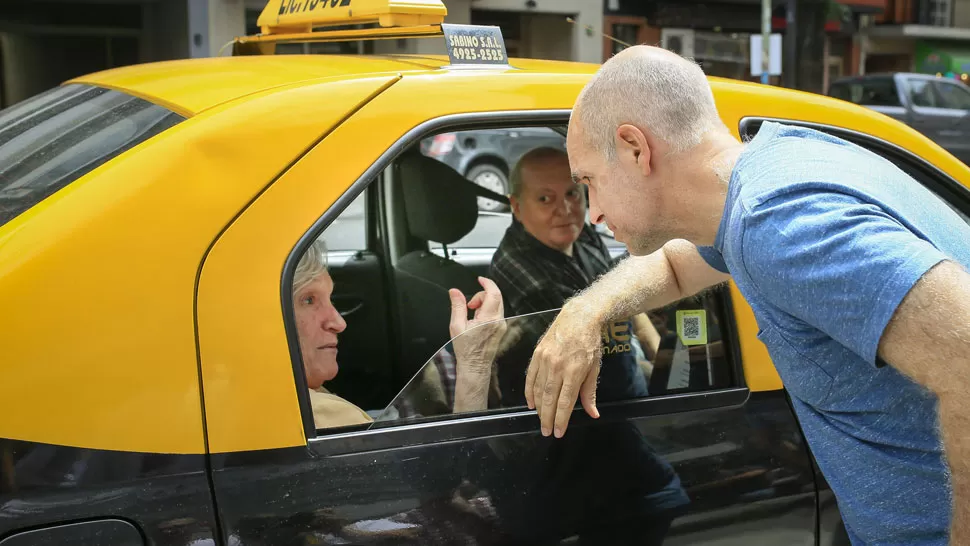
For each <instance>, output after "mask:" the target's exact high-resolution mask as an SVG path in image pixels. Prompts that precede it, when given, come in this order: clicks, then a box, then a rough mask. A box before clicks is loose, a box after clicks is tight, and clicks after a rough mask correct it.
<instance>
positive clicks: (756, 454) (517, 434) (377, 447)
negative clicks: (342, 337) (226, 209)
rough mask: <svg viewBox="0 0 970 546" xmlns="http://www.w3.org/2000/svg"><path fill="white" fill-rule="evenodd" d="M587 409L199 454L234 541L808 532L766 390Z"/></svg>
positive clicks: (804, 473)
mask: <svg viewBox="0 0 970 546" xmlns="http://www.w3.org/2000/svg"><path fill="white" fill-rule="evenodd" d="M516 320H518V319H510V327H509V330H512V329H513V328H514V326H515V321H516ZM422 374H423V372H419V374H418V376H419V377H420V376H421V375H422ZM416 390H420V389H416ZM410 402H415V401H414V400H411V401H410ZM410 405H412V406H415V405H420V404H414V403H412V404H410ZM601 410H602V414H603V415H602V417H601V419H600V420H599V421H593V420H591V419H587V418H584V417H583V416H581V415H579V414H576V415H575V416H574V417H573V422H572V424H571V426H570V429H569V431H568V433H567V434H566V436H565V437H564V438H563V439H559V440H557V439H554V438H551V437H550V438H546V437H543V436H541V435H540V434H539V431H538V425H537V423H536V417H535V414H534V412H529V411H526V410H525V408H522V409H521V410H515V409H510V410H509V411H507V412H505V413H500V414H497V415H494V414H488V413H482V414H478V415H469V416H448V415H426V416H425V418H423V419H417V420H412V421H404V422H390V423H389V425H390V426H388V427H386V428H385V427H381V426H377V425H381V424H382V423H381V422H378V423H376V424H375V426H372V427H371V429H370V430H366V431H358V432H352V433H345V434H340V435H333V436H322V437H319V438H316V439H314V440H311V441H310V443H309V446H308V447H307V448H293V449H292V450H288V451H274V452H264V453H250V454H245V455H241V454H237V455H229V456H225V455H220V456H214V459H215V465H216V466H217V468H218V469H219V470H218V471H217V472H216V475H215V476H216V487H217V488H218V489H219V491H220V492H221V495H220V500H219V507H220V511H221V513H222V517H223V521H224V522H225V525H226V532H227V533H228V534H229V536H230V537H231V538H232V539H233V540H238V541H239V542H240V543H242V544H281V543H286V544H295V543H326V544H392V543H393V544H454V543H467V544H569V543H575V541H576V540H579V541H580V542H579V543H582V544H586V543H588V544H658V545H659V544H712V545H713V544H718V545H723V544H738V545H741V544H745V545H747V544H751V543H765V544H769V543H770V544H805V545H809V544H815V502H816V495H815V482H814V478H813V473H812V468H811V466H810V465H809V459H808V457H807V454H806V450H805V445H804V442H803V440H802V437H801V433H800V431H799V429H798V427H797V425H796V424H795V421H794V419H793V418H792V414H791V412H790V409H789V406H788V404H787V402H786V400H785V397H784V394H783V393H782V392H781V391H775V392H770V393H754V394H750V397H749V393H748V392H747V389H744V388H731V389H723V390H720V391H713V392H707V393H704V394H703V395H700V396H692V395H685V396H680V397H660V398H656V399H649V398H648V399H643V400H640V401H637V402H632V403H629V404H621V405H617V406H615V407H612V408H611V407H609V406H608V405H603V407H602V408H601Z"/></svg>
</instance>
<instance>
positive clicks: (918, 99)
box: [909, 80, 939, 108]
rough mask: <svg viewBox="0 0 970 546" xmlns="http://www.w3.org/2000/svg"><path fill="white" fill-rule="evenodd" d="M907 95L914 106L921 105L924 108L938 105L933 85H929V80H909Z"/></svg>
mask: <svg viewBox="0 0 970 546" xmlns="http://www.w3.org/2000/svg"><path fill="white" fill-rule="evenodd" d="M909 96H910V98H911V99H912V101H913V105H914V106H922V107H925V108H936V107H938V106H939V101H938V100H937V97H936V93H935V92H934V91H933V86H932V85H930V81H929V80H910V81H909Z"/></svg>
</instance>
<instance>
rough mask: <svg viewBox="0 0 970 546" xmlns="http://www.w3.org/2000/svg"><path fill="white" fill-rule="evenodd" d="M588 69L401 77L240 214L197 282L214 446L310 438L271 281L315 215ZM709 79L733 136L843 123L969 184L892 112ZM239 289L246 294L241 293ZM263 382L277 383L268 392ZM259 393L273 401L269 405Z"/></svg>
mask: <svg viewBox="0 0 970 546" xmlns="http://www.w3.org/2000/svg"><path fill="white" fill-rule="evenodd" d="M588 72H589V70H587V71H584V72H583V73H579V74H570V75H564V74H561V73H557V74H550V73H542V72H541V71H538V70H537V71H535V72H526V71H501V72H495V71H487V70H485V71H476V70H471V71H453V72H440V73H428V74H414V75H409V76H406V77H404V78H403V79H402V80H401V82H400V83H398V84H396V85H395V86H393V87H391V88H390V89H388V90H387V91H386V92H384V93H382V94H381V95H380V96H378V97H376V98H375V99H374V100H373V101H371V102H370V103H368V104H367V105H366V106H364V107H363V108H362V109H361V110H360V111H359V112H357V113H355V114H354V116H352V117H351V118H350V119H348V120H347V121H346V122H345V123H344V124H342V125H341V126H340V127H338V128H337V129H336V130H335V131H333V133H331V134H330V135H329V136H328V137H327V138H326V139H324V140H323V141H322V142H321V143H320V144H319V145H318V146H317V147H316V148H314V149H313V150H312V151H310V152H309V153H308V154H307V155H306V156H304V157H303V158H302V159H301V160H300V161H299V162H297V163H296V164H295V165H294V166H293V168H292V169H290V170H289V171H288V172H287V173H286V174H285V175H283V176H282V177H281V178H280V179H279V180H278V181H277V182H276V183H275V184H273V186H272V187H270V188H269V189H267V191H266V192H265V193H263V194H262V195H261V196H260V197H259V198H258V199H257V200H256V201H254V203H253V204H252V206H250V207H249V208H248V209H247V210H246V211H245V212H244V213H243V214H241V215H240V217H239V218H238V219H237V220H236V221H235V222H234V223H233V225H232V226H231V227H230V228H229V229H227V230H226V232H225V233H224V234H223V236H222V237H221V238H220V240H219V241H218V242H217V243H216V245H215V246H214V248H213V249H212V252H211V253H210V255H209V258H208V260H207V262H206V264H205V266H204V268H203V273H202V278H201V283H200V294H199V334H200V339H201V340H202V373H203V377H204V384H205V385H206V415H207V418H208V423H209V442H210V449H211V450H212V451H213V452H232V451H241V450H251V449H268V448H274V447H281V446H291V445H301V444H303V443H304V442H305V441H306V439H305V438H304V436H303V433H302V431H300V430H298V429H297V428H296V424H297V423H298V422H299V420H300V408H299V405H298V402H297V399H296V397H295V396H294V395H295V390H294V384H293V367H292V364H291V361H290V355H289V350H288V345H287V341H286V337H285V332H284V328H283V321H282V315H281V313H280V293H279V287H280V284H281V281H282V279H281V271H282V268H283V263H284V261H285V260H286V257H287V256H288V254H289V253H290V251H291V250H292V249H293V247H294V245H295V243H296V241H297V240H298V239H299V238H300V237H301V236H303V234H305V233H306V231H307V230H308V229H309V228H310V226H311V225H312V224H313V222H314V221H316V220H317V219H318V218H319V217H320V216H321V214H322V213H323V212H324V211H326V210H327V208H328V207H329V206H330V205H331V204H332V203H333V202H334V201H335V200H336V199H337V198H338V197H339V196H340V195H342V194H343V193H344V192H345V191H346V190H347V189H348V188H349V187H350V185H351V184H352V183H353V182H354V181H355V180H357V179H358V178H359V177H360V176H361V175H362V174H363V173H364V171H365V170H366V169H367V168H368V167H370V166H371V165H372V164H373V163H374V162H375V161H376V160H377V159H378V158H379V157H380V156H381V154H383V153H384V151H385V150H387V149H388V148H389V147H391V146H392V145H393V144H394V143H395V142H396V141H397V140H398V139H399V138H401V137H402V136H403V135H404V134H405V133H406V132H407V131H409V130H410V129H412V128H414V127H417V126H418V125H420V124H421V123H423V122H426V121H429V120H432V119H435V118H439V117H442V116H447V115H451V114H465V113H472V112H495V111H510V112H511V111H523V110H566V109H569V108H571V106H572V104H573V103H574V101H575V98H576V96H577V95H578V93H579V91H580V89H581V88H582V86H583V84H585V82H586V81H588V77H589V76H588ZM713 85H714V90H715V95H716V97H717V100H718V103H719V107H720V110H721V115H722V118H723V120H724V122H725V123H726V124H727V126H728V127H731V128H732V131H733V132H734V133H735V134H737V127H738V125H739V122H740V121H741V119H743V118H744V117H746V116H766V117H776V118H782V119H784V118H789V119H798V120H804V121H812V122H816V123H822V124H827V125H833V126H840V127H848V128H852V129H855V130H858V131H863V132H867V133H869V134H872V135H875V136H879V137H881V138H884V139H886V140H890V141H893V142H897V143H902V144H905V145H906V146H907V147H908V148H909V149H910V150H913V151H915V152H916V153H918V154H919V155H921V156H923V157H924V158H926V159H929V160H930V161H931V162H935V163H936V164H938V165H940V166H941V167H942V168H944V170H946V171H947V172H948V173H949V174H951V175H952V176H954V177H955V178H958V179H959V180H961V181H962V182H963V183H964V184H968V183H970V172H968V169H967V168H966V167H965V166H963V165H962V164H960V163H959V162H956V160H953V159H952V158H950V157H949V156H948V154H946V153H945V152H944V151H943V150H942V149H940V148H939V147H937V146H936V145H935V144H933V143H932V142H930V141H928V140H927V139H925V138H924V137H922V136H921V135H919V134H918V133H915V131H912V130H911V129H909V128H907V127H905V126H902V125H900V124H898V123H897V122H895V121H892V120H890V119H889V118H886V117H883V116H881V115H878V114H875V113H872V112H870V111H868V110H864V109H862V108H859V107H856V106H853V105H849V104H847V103H841V102H838V101H834V100H831V99H827V98H824V97H816V96H814V95H808V94H793V93H791V92H788V91H784V90H778V89H773V88H763V87H760V86H749V85H742V84H737V83H734V82H729V81H723V80H715V81H713ZM336 157H339V158H340V161H334V158H336ZM322 173H325V175H324V174H322ZM324 179H325V180H326V183H325V184H324V183H321V181H322V180H324ZM267 226H273V229H272V230H269V229H267ZM254 245H256V246H254ZM240 293H245V294H247V295H248V297H247V298H245V299H241V298H239V297H238V294H240ZM732 294H733V299H734V301H735V313H736V318H737V323H738V329H739V335H740V339H741V351H742V361H743V364H744V371H745V379H746V382H747V385H748V387H749V388H750V389H751V390H752V391H766V390H776V389H780V388H781V387H782V384H781V380H780V378H779V377H778V374H777V372H776V371H775V369H774V366H773V365H772V363H771V360H770V359H769V357H768V354H767V351H766V349H765V348H764V346H763V345H762V344H761V343H760V342H759V341H758V340H757V338H756V335H757V332H758V327H757V323H756V321H755V320H754V315H753V312H752V311H751V309H750V307H749V306H747V304H746V303H745V302H744V300H743V298H742V297H741V295H740V294H739V293H738V291H737V288H736V287H732ZM230 364H231V365H230ZM270 378H272V379H270ZM210 385H213V386H215V385H218V390H213V389H210ZM270 386H273V387H274V388H279V389H281V390H280V391H279V392H276V391H272V392H268V390H267V389H269V388H270ZM267 397H269V398H272V399H273V400H275V401H279V402H280V403H279V404H267V403H265V402H266V400H267ZM281 423H287V424H288V426H286V427H283V426H281ZM289 424H292V426H290V425H289Z"/></svg>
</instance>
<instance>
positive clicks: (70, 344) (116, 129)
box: [0, 0, 970, 546]
mask: <svg viewBox="0 0 970 546" xmlns="http://www.w3.org/2000/svg"><path fill="white" fill-rule="evenodd" d="M445 14H446V9H445V7H444V5H443V4H442V3H441V2H440V1H439V0H340V1H338V0H320V1H317V0H298V1H294V0H271V1H270V2H269V3H268V5H267V7H266V9H265V11H264V12H263V13H262V15H261V16H260V19H259V25H260V26H261V29H262V32H261V34H260V35H258V36H250V37H242V38H239V39H237V40H236V42H235V43H234V45H233V53H234V55H232V56H231V57H220V58H210V59H197V60H183V61H174V62H165V63H155V64H145V65H137V66H130V67H125V68H119V69H115V70H110V71H106V72H101V73H96V74H90V75H87V76H83V77H80V78H77V79H75V80H72V81H69V82H66V83H64V84H63V85H62V86H60V87H58V88H56V89H53V90H51V91H49V92H46V93H44V94H41V95H39V96H37V97H34V98H32V99H30V100H28V101H25V102H23V103H20V104H17V105H15V106H13V107H11V108H8V109H6V110H3V111H0V309H2V313H0V362H2V380H0V416H2V417H0V545H2V546H11V545H22V544H37V543H44V544H55V543H62V542H71V543H72V544H82V545H93V544H107V543H111V544H126V545H127V544H132V545H134V544H186V545H188V544H227V545H228V544H455V543H462V544H580V543H582V544H586V543H590V544H634V543H635V544H661V543H662V544H688V543H690V544H742V543H743V544H815V543H818V544H839V543H847V542H846V541H847V538H846V537H845V533H844V531H842V530H841V521H840V519H839V515H838V511H837V509H836V506H835V501H834V497H833V495H832V494H831V491H830V490H829V488H828V486H827V485H826V484H825V483H824V480H823V479H822V477H821V475H820V474H819V473H818V472H816V470H815V467H814V462H813V460H812V458H811V455H810V453H809V452H808V450H807V447H806V444H805V441H804V439H803V437H802V435H801V432H800V430H799V428H798V425H797V422H796V420H795V418H794V416H793V414H792V411H791V408H790V406H789V404H788V401H787V399H786V395H785V391H784V389H783V388H782V384H781V381H780V380H779V377H778V375H777V373H776V372H775V370H774V367H773V365H772V363H771V361H770V359H769V358H768V355H767V353H766V351H765V349H764V347H763V346H762V345H761V343H760V342H759V341H758V340H757V339H756V337H755V336H756V333H757V326H756V324H755V321H754V317H753V315H752V312H751V310H750V308H749V307H748V306H747V304H746V303H745V301H744V300H743V298H742V297H741V295H740V294H739V293H738V292H737V290H736V289H735V288H734V287H733V286H731V287H729V288H725V289H722V290H718V291H714V292H710V293H708V294H705V295H703V296H701V297H698V298H692V299H690V300H688V301H684V302H680V303H677V304H675V305H673V306H671V307H670V308H668V309H664V310H658V312H657V313H656V315H655V316H656V317H657V320H656V321H655V322H656V326H657V329H658V330H659V331H660V333H661V334H662V335H663V341H662V342H661V347H660V348H661V349H664V350H660V351H658V352H657V355H656V357H655V361H654V362H652V366H651V369H652V372H651V375H650V377H649V378H646V379H645V381H648V382H649V388H648V391H649V392H646V391H645V392H644V393H641V394H643V395H637V396H630V397H628V398H626V399H617V400H614V401H611V402H609V403H604V404H603V405H602V406H601V408H600V409H601V413H602V418H601V419H599V420H597V421H593V420H591V419H588V418H587V417H586V416H585V414H583V413H582V411H581V410H578V411H577V413H576V415H574V417H573V420H572V422H571V423H572V424H571V427H570V433H569V434H568V435H567V436H566V438H564V439H563V440H558V441H557V440H554V439H550V438H544V437H542V436H541V435H540V433H539V426H538V420H537V419H536V417H535V413H534V412H532V411H529V410H528V409H527V408H526V407H525V404H524V400H523V399H521V398H519V397H517V396H516V395H515V392H514V391H515V389H516V388H517V387H516V385H518V383H519V382H520V381H524V375H523V370H524V366H525V364H526V363H527V362H528V358H529V355H530V346H529V343H527V342H526V343H523V342H522V340H521V339H529V338H528V336H525V337H523V338H521V339H519V340H518V341H516V340H514V339H512V340H509V341H508V343H505V344H504V345H503V346H509V344H511V345H516V344H517V345H516V346H517V347H518V348H519V349H523V350H510V351H509V352H508V354H507V355H506V357H505V358H504V360H503V359H497V360H496V364H495V367H494V369H493V372H494V373H493V377H492V378H491V379H490V381H492V382H494V383H495V384H497V385H499V386H501V387H504V389H505V393H504V395H503V396H490V398H489V403H488V405H487V407H484V408H476V409H474V410H473V411H459V409H458V407H457V404H455V400H454V398H455V393H454V382H455V377H454V370H455V366H454V359H455V355H456V352H455V347H456V346H457V344H456V343H455V342H456V341H458V340H453V339H452V336H451V334H450V333H449V320H450V308H449V300H448V292H447V290H448V289H449V288H459V289H461V290H462V291H463V292H465V293H466V294H467V295H471V294H472V293H473V292H474V291H475V290H477V289H479V288H478V284H477V282H476V278H477V277H478V276H482V275H487V273H488V267H489V262H490V259H491V255H492V252H494V249H495V246H496V245H497V243H498V241H499V239H500V238H501V236H502V233H503V232H504V230H505V228H506V227H508V225H509V222H510V221H511V220H510V217H509V214H508V213H507V212H503V208H502V206H491V207H482V206H480V204H481V202H482V201H483V200H484V201H487V202H491V203H493V204H495V203H498V204H499V205H502V204H504V203H507V200H506V198H505V196H504V195H502V193H503V192H502V191H500V190H501V189H502V186H492V187H491V188H489V187H484V186H483V185H482V184H476V183H474V182H472V181H470V180H469V177H468V176H467V175H468V172H469V171H468V169H467V168H466V167H468V165H463V166H462V168H460V169H459V168H457V167H456V165H458V163H453V164H449V162H448V161H447V160H446V159H447V157H449V156H451V155H453V154H456V153H459V152H462V153H469V154H470V153H472V152H473V151H475V150H479V151H480V150H482V149H483V147H486V146H487V147H492V148H495V149H496V150H506V152H507V153H508V154H511V155H512V156H515V155H516V154H518V155H521V154H522V153H523V150H524V149H527V148H528V147H529V146H532V145H535V142H534V141H542V142H545V143H546V144H545V145H548V143H550V142H551V143H559V145H561V143H562V142H564V138H565V127H566V124H567V121H568V118H569V113H570V108H571V107H572V105H573V102H574V100H575V99H576V97H577V95H578V93H579V91H580V89H581V88H582V86H583V85H584V84H585V83H586V82H587V81H588V79H589V78H590V76H591V74H593V73H594V72H595V71H596V69H597V66H595V65H586V64H576V63H567V62H551V61H540V60H529V59H508V58H506V54H505V48H504V44H503V40H502V36H501V33H500V32H499V30H498V29H496V28H492V27H470V26H461V25H446V24H444V23H443V19H444V16H445ZM355 26H356V27H361V26H363V27H364V28H355ZM404 38H406V39H417V38H425V39H438V40H442V39H443V40H445V42H446V46H447V48H448V53H449V54H448V56H394V55H384V56H381V55H376V56H329V55H275V54H274V49H275V46H276V45H277V44H280V43H288V42H301V41H302V42H313V41H341V40H362V39H363V40H369V39H404ZM711 85H712V87H713V89H714V94H715V97H716V100H717V104H718V107H719V110H720V113H721V116H722V118H723V121H724V122H725V124H727V126H728V127H729V128H731V129H732V131H734V133H735V135H736V136H737V137H739V138H748V137H751V136H752V135H754V134H755V133H757V131H758V128H759V126H760V124H761V123H762V122H763V121H765V120H776V121H781V122H784V123H789V124H795V125H802V126H807V127H812V128H816V129H819V130H822V131H825V132H828V133H831V134H833V135H836V136H838V137H841V138H844V139H847V140H849V141H851V142H854V143H856V144H858V145H861V146H863V147H866V148H868V149H870V150H872V151H874V152H875V153H877V154H880V155H883V156H885V157H887V158H889V159H890V160H891V161H893V162H894V163H896V164H897V165H899V166H900V167H901V168H902V169H903V170H905V171H906V172H908V173H909V174H911V175H912V176H913V177H914V178H915V179H916V180H918V181H919V182H920V183H923V184H925V185H926V186H927V187H929V188H930V189H932V190H933V191H934V192H935V193H936V195H938V196H939V198H940V199H943V200H945V201H946V202H947V203H949V204H950V205H951V206H952V207H954V208H955V209H957V210H959V211H961V212H962V213H963V214H964V215H967V214H970V190H968V186H970V168H968V167H967V166H965V165H964V164H962V163H960V162H959V161H957V160H956V159H954V158H953V157H952V156H951V155H949V154H948V153H947V152H945V151H944V150H943V149H941V148H940V147H939V146H937V145H936V144H934V143H933V142H931V141H930V140H929V139H927V138H925V137H924V136H922V135H920V134H919V133H917V132H915V131H914V130H912V129H910V128H908V127H906V126H904V125H903V124H901V123H898V122H896V121H894V120H892V119H890V118H888V117H885V116H883V115H880V114H878V113H875V112H873V111H870V110H867V109H864V108H862V107H858V106H855V105H852V104H849V103H847V102H841V101H838V100H835V99H830V98H826V97H822V96H816V95H811V94H806V93H800V92H794V91H788V90H782V89H778V88H772V87H764V86H757V85H751V84H745V83H739V82H734V81H728V80H719V79H712V80H711ZM523 135H532V136H530V137H529V138H524V137H523ZM530 143H531V144H530ZM503 162H504V163H503ZM511 162H512V161H511V160H509V159H508V158H507V157H506V158H496V159H494V165H496V166H495V167H494V169H493V172H494V171H497V172H499V173H502V172H503V169H505V171H504V174H506V175H507V174H508V173H507V169H508V168H509V164H510V163H511ZM602 236H603V237H604V238H605V240H606V241H607V243H608V246H610V247H611V248H612V249H613V250H614V252H615V253H616V254H619V253H621V252H622V248H619V247H618V246H617V245H615V244H614V243H613V242H612V241H610V239H609V235H608V234H607V233H604V234H602ZM323 243H325V246H324V244H323ZM312 252H317V255H318V256H317V260H318V262H325V264H326V271H325V272H326V273H327V275H328V279H329V282H330V284H329V285H328V287H329V291H330V293H329V296H330V297H329V302H316V301H310V300H309V299H308V300H307V302H306V303H308V304H314V303H320V304H321V305H322V304H327V305H332V307H333V309H335V310H336V314H334V315H333V316H332V317H331V319H332V320H333V321H334V324H337V323H343V325H342V326H339V325H338V326H333V327H332V328H331V331H332V333H334V335H335V336H337V334H339V336H338V337H339V357H338V358H339V362H340V367H339V369H340V372H339V374H336V375H335V376H332V377H329V378H328V381H327V384H326V388H323V387H320V388H316V387H315V385H312V384H310V381H309V380H308V378H307V377H306V373H305V366H304V358H305V357H306V354H304V353H306V352H307V350H308V349H307V347H305V346H301V345H304V344H302V343H301V339H300V335H299V334H300V325H299V324H298V322H299V321H298V320H297V319H296V318H295V315H294V305H299V304H303V303H305V302H304V301H303V299H300V300H299V301H298V300H297V298H296V297H295V296H294V287H295V286H294V285H295V281H294V276H299V275H301V274H302V273H301V271H303V269H305V268H303V265H304V258H305V256H308V255H310V254H309V253H312ZM318 273H319V272H318ZM555 312H556V310H550V311H549V312H548V313H541V314H540V316H527V317H506V318H505V319H504V321H505V324H506V325H507V328H505V329H503V330H502V332H503V334H502V335H503V336H511V335H513V334H515V333H519V334H521V333H522V332H528V331H529V330H530V325H532V326H534V325H535V324H536V321H538V323H539V324H541V323H542V321H548V320H551V317H552V316H554V314H555ZM685 316H690V317H698V320H700V322H696V321H694V322H692V323H690V324H691V325H692V332H691V333H687V332H686V331H685V329H684V325H685V324H687V322H685V321H684V317H685ZM698 325H700V326H702V328H701V329H700V330H698V329H697V328H696V327H697V326H698ZM610 336H612V337H613V338H614V339H613V340H614V341H617V340H618V341H627V342H628V343H635V341H634V340H632V339H630V336H629V335H626V334H624V333H623V332H616V331H614V332H611V333H610V334H609V335H608V336H607V337H608V338H609V337H610ZM687 338H690V342H688V339H687ZM503 340H504V338H503ZM331 345H332V347H331ZM316 348H317V347H310V350H314V349H316ZM324 348H326V349H328V350H330V349H333V353H334V354H335V353H336V350H335V349H336V341H333V342H332V343H331V344H330V345H327V346H326V347H324ZM496 390H497V391H501V390H502V389H501V388H499V389H496ZM320 396H324V397H326V399H327V400H328V401H329V402H332V404H331V406H328V407H329V408H331V409H332V410H333V411H332V412H331V413H330V414H329V415H331V416H336V415H338V414H339V415H341V417H339V418H338V417H333V419H332V420H328V418H327V417H326V415H328V414H327V413H326V412H322V414H323V415H324V416H323V417H321V416H320V414H318V412H316V411H315V410H316V406H315V402H314V401H313V399H315V397H316V398H319V397H320ZM340 404H344V405H340ZM355 410H356V413H355V414H354V416H353V418H347V416H346V411H350V412H351V413H354V411H355Z"/></svg>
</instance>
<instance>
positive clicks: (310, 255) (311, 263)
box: [293, 239, 327, 294]
mask: <svg viewBox="0 0 970 546" xmlns="http://www.w3.org/2000/svg"><path fill="white" fill-rule="evenodd" d="M326 272H327V243H326V242H325V241H324V240H323V239H317V240H316V241H313V244H312V245H310V248H308V249H306V252H304V253H303V257H302V258H300V261H299V262H298V263H297V264H296V271H295V272H294V273H293V293H294V294H296V293H297V292H299V291H300V290H302V289H303V288H304V287H306V285H308V284H310V283H311V282H313V280H314V279H316V278H317V277H319V276H320V275H322V274H324V273H326Z"/></svg>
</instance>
